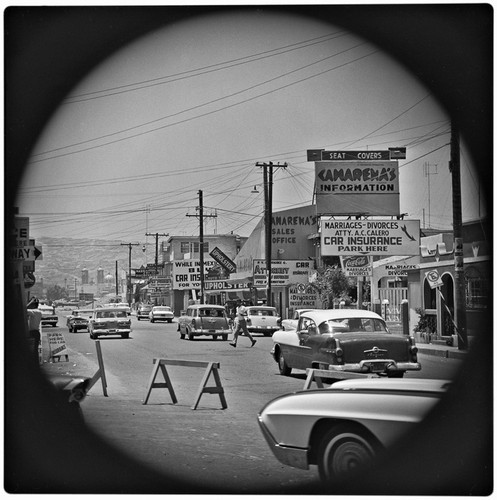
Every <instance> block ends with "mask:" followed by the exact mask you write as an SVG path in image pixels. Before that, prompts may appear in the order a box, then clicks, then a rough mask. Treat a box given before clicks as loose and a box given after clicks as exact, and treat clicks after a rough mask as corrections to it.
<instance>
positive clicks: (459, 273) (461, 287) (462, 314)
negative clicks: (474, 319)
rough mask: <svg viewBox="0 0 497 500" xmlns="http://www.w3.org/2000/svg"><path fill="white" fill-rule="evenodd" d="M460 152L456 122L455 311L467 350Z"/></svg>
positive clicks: (452, 148)
mask: <svg viewBox="0 0 497 500" xmlns="http://www.w3.org/2000/svg"><path fill="white" fill-rule="evenodd" d="M460 165H461V164H460V152H459V134H458V131H457V130H456V127H455V125H454V123H453V122H452V123H451V128H450V162H449V170H450V172H451V174H452V220H453V230H454V271H455V307H454V309H455V313H456V318H455V319H456V329H457V332H456V333H457V340H458V342H457V345H458V348H459V349H460V350H466V349H467V344H468V338H467V332H466V284H465V280H464V254H463V234H462V202H461V166H460Z"/></svg>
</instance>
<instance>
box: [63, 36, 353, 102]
mask: <svg viewBox="0 0 497 500" xmlns="http://www.w3.org/2000/svg"><path fill="white" fill-rule="evenodd" d="M349 34H350V33H348V32H338V34H335V33H333V34H328V35H322V36H320V37H316V38H312V39H310V40H306V41H302V42H296V43H293V44H290V45H286V46H284V47H279V48H276V49H271V50H266V51H263V52H259V53H256V54H252V55H248V56H244V57H239V58H236V59H231V60H228V61H223V62H220V63H216V64H210V65H208V66H203V67H200V68H195V69H191V70H188V71H182V72H179V73H173V74H172V75H166V76H161V77H157V78H151V79H148V80H143V81H140V82H134V83H128V84H126V85H119V86H117V87H111V88H108V89H104V90H96V91H93V92H86V93H83V94H77V95H73V96H69V97H67V99H66V100H65V101H64V102H63V103H62V104H73V103H78V102H84V101H88V100H93V99H100V98H102V97H109V96H113V95H117V94H121V93H124V92H133V91H135V90H142V89H144V88H149V87H153V86H156V85H165V84H168V83H172V82H176V81H179V80H184V79H186V78H192V77H195V76H199V75H205V74H208V73H212V72H215V71H220V70H223V69H227V68H234V67H236V66H239V65H241V64H248V63H251V62H254V61H260V60H262V59H266V58H269V57H275V56H279V55H281V54H286V53H288V52H293V51H296V50H300V49H303V48H307V47H311V46H313V45H317V44H319V43H324V42H328V41H330V40H335V39H336V38H339V37H341V36H345V35H349ZM323 38H324V40H323ZM308 42H312V43H308ZM303 44H305V45H303ZM296 45H302V46H301V47H295V46H296ZM289 47H293V48H291V49H288V50H284V49H287V48H289ZM276 51H279V52H278V53H276V54H270V53H271V52H276ZM268 54H269V55H268ZM259 56H262V57H259ZM247 59H250V60H248V61H247ZM239 61H243V62H239ZM219 66H222V67H219ZM212 68H215V69H212ZM204 70H208V71H204ZM197 72H200V73H197ZM191 73H194V74H191ZM185 75H187V76H185ZM176 77H180V78H176ZM164 79H172V80H168V81H166V82H160V81H159V80H164ZM136 86H139V87H136ZM129 87H136V88H131V89H130V88H129ZM121 89H126V90H121ZM113 91H117V92H113ZM102 92H113V93H111V94H104V95H102V96H95V95H94V94H99V93H102ZM88 96H93V97H88ZM80 97H88V98H87V99H78V98H80Z"/></svg>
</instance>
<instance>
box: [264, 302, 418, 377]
mask: <svg viewBox="0 0 497 500" xmlns="http://www.w3.org/2000/svg"><path fill="white" fill-rule="evenodd" d="M417 351H418V348H417V347H416V343H415V341H414V338H413V337H410V336H404V335H402V336H398V335H393V334H391V333H390V332H389V330H388V328H387V325H386V323H385V321H384V320H383V318H382V317H381V316H380V315H378V314H376V313H374V312H371V311H363V310H360V309H326V310H311V311H307V312H305V313H302V314H301V315H300V319H299V322H298V325H297V329H296V330H290V331H282V330H280V331H278V332H275V333H274V335H273V348H272V350H271V354H272V356H273V358H274V360H275V361H276V362H277V363H278V366H279V370H280V373H281V374H282V375H290V373H291V371H292V368H297V369H301V370H305V369H306V368H319V369H322V370H339V371H342V372H357V373H376V374H378V375H386V376H388V377H403V376H404V373H405V372H406V371H407V370H421V365H420V364H419V363H418V360H417Z"/></svg>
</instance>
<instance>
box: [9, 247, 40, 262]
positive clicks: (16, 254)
mask: <svg viewBox="0 0 497 500" xmlns="http://www.w3.org/2000/svg"><path fill="white" fill-rule="evenodd" d="M10 259H11V260H43V253H42V247H41V246H35V245H30V246H27V247H14V248H12V251H11V254H10Z"/></svg>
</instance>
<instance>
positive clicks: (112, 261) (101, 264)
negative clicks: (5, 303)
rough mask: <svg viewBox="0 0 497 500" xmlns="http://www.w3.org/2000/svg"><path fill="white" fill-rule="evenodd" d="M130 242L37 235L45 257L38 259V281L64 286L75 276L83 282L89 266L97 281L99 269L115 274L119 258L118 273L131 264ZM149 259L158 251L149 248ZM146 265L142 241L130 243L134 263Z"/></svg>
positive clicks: (92, 277) (91, 276) (91, 279)
mask: <svg viewBox="0 0 497 500" xmlns="http://www.w3.org/2000/svg"><path fill="white" fill-rule="evenodd" d="M128 243H129V242H122V241H119V240H95V239H86V238H81V239H73V238H47V237H42V238H36V245H37V246H41V247H42V251H43V260H37V261H36V265H35V266H36V269H35V273H34V274H35V277H36V281H37V283H41V281H42V280H43V284H44V287H45V288H46V287H51V286H54V285H59V286H61V287H65V286H66V285H67V284H70V283H73V282H74V279H77V280H78V282H81V277H82V271H83V269H87V270H88V273H89V280H90V282H91V281H95V282H96V281H97V270H98V269H99V268H101V269H103V272H104V276H105V275H107V274H112V275H113V276H114V275H115V270H116V261H117V268H118V273H119V275H121V273H122V272H127V271H128V268H129V247H128ZM148 259H149V261H150V262H154V261H155V253H152V252H151V251H150V250H149V251H148ZM142 265H146V261H145V253H144V252H143V251H142V245H137V246H132V247H131V267H132V268H138V267H141V266H142Z"/></svg>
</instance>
